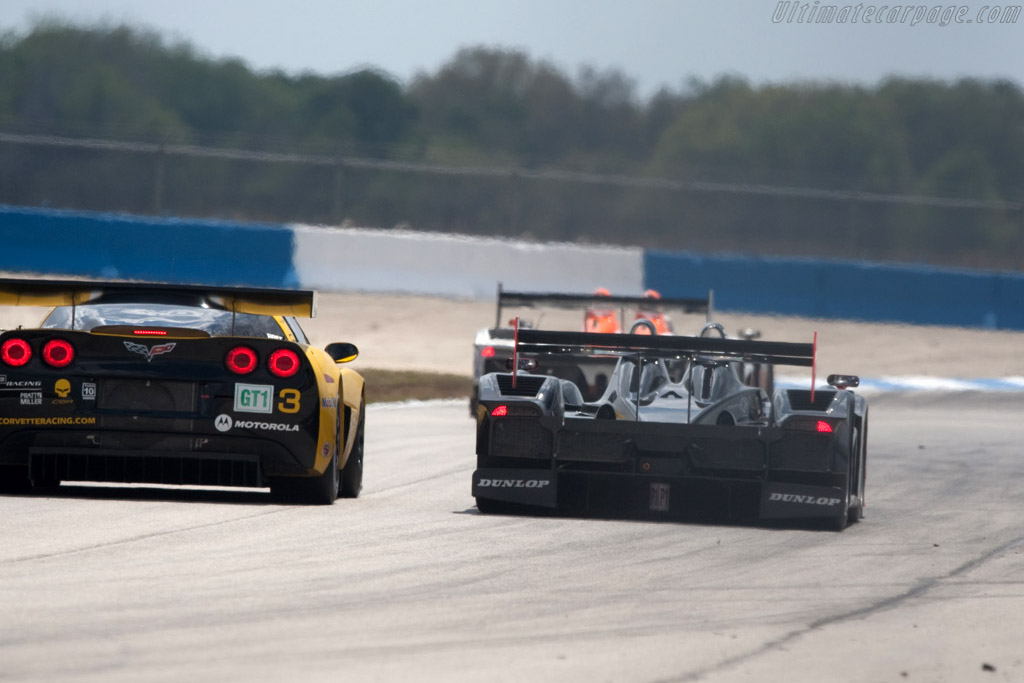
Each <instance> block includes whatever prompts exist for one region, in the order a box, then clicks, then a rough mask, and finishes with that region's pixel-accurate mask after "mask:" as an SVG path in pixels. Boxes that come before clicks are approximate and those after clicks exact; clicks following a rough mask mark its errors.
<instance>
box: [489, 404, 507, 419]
mask: <svg viewBox="0 0 1024 683" xmlns="http://www.w3.org/2000/svg"><path fill="white" fill-rule="evenodd" d="M507 415H508V406H498V407H496V408H495V409H494V410H492V411H491V417H506V416H507Z"/></svg>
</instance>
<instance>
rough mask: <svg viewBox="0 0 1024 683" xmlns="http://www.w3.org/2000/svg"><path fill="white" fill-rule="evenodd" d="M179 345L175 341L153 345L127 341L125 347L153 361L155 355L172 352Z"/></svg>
mask: <svg viewBox="0 0 1024 683" xmlns="http://www.w3.org/2000/svg"><path fill="white" fill-rule="evenodd" d="M175 346H177V344H176V343H175V342H170V343H168V344H154V345H153V346H146V345H145V344H136V343H135V342H130V341H126V342H125V343H124V347H125V348H126V349H128V350H129V351H131V352H132V353H137V354H139V355H140V356H145V357H146V362H147V363H152V362H153V357H154V356H160V355H163V354H165V353H170V352H171V351H173V350H174V347H175Z"/></svg>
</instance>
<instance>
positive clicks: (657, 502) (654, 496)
mask: <svg viewBox="0 0 1024 683" xmlns="http://www.w3.org/2000/svg"><path fill="white" fill-rule="evenodd" d="M670 493H671V488H670V485H669V484H664V483H653V484H651V498H650V503H649V505H648V507H649V508H650V509H651V510H653V511H654V512H668V510H669V494H670Z"/></svg>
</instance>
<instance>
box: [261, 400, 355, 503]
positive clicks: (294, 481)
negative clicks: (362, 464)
mask: <svg viewBox="0 0 1024 683" xmlns="http://www.w3.org/2000/svg"><path fill="white" fill-rule="evenodd" d="M340 430H341V416H340V415H339V416H338V428H337V430H336V431H335V434H334V444H333V448H332V449H331V461H330V462H329V463H327V468H326V469H324V472H323V474H321V475H319V476H314V477H281V478H279V479H275V480H273V481H272V482H270V492H271V493H272V494H274V495H275V496H276V497H278V498H282V499H284V500H286V501H293V502H296V503H303V504H305V505H333V504H334V500H335V499H336V498H337V497H338V491H339V488H340V486H341V474H340V472H339V469H338V458H339V457H340V456H339V455H338V453H339V451H340V450H341V447H340V445H339V444H340V442H339V439H338V435H339V433H340Z"/></svg>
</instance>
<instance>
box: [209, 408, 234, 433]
mask: <svg viewBox="0 0 1024 683" xmlns="http://www.w3.org/2000/svg"><path fill="white" fill-rule="evenodd" d="M231 424H232V421H231V416H230V415H225V414H223V413H221V414H220V415H218V416H217V419H216V420H214V421H213V426H214V427H216V428H217V431H218V432H227V431H230V430H231Z"/></svg>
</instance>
